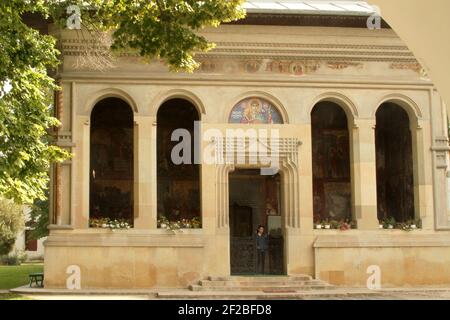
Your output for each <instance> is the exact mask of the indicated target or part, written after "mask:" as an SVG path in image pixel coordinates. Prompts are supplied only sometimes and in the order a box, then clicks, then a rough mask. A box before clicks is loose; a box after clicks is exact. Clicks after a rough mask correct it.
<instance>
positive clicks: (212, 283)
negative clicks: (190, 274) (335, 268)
mask: <svg viewBox="0 0 450 320" xmlns="http://www.w3.org/2000/svg"><path fill="white" fill-rule="evenodd" d="M321 284H323V282H322V281H320V280H307V281H304V280H272V281H268V280H265V281H264V280H260V281H240V280H228V281H221V280H200V281H199V285H201V286H203V287H224V286H232V287H236V286H242V287H248V286H289V285H292V286H311V285H321Z"/></svg>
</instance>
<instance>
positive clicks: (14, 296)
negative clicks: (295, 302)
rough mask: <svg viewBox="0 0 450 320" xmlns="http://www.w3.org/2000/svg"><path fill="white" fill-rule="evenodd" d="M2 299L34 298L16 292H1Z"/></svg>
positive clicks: (0, 297)
mask: <svg viewBox="0 0 450 320" xmlns="http://www.w3.org/2000/svg"><path fill="white" fill-rule="evenodd" d="M0 300H33V299H32V298H29V297H25V296H22V295H20V294H16V293H0Z"/></svg>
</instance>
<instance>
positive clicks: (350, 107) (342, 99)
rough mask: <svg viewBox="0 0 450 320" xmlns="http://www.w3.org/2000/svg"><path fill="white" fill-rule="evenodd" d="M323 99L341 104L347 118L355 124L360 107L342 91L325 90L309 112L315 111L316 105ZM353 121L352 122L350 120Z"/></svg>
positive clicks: (315, 100)
mask: <svg viewBox="0 0 450 320" xmlns="http://www.w3.org/2000/svg"><path fill="white" fill-rule="evenodd" d="M323 101H327V102H333V103H336V104H337V105H339V106H340V107H341V108H342V109H343V110H344V112H345V114H346V115H347V119H348V121H349V124H353V123H354V122H355V120H356V119H357V118H358V117H359V113H358V108H357V107H356V104H355V103H354V102H353V101H352V99H350V98H349V97H347V96H346V95H344V94H342V93H340V92H331V91H330V92H325V93H322V94H320V95H319V96H318V97H316V98H315V99H314V101H313V103H312V105H311V107H310V109H309V114H311V112H312V111H313V109H314V107H315V106H316V105H317V104H318V103H320V102H323ZM350 121H351V122H350Z"/></svg>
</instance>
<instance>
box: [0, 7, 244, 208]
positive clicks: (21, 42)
mask: <svg viewBox="0 0 450 320" xmlns="http://www.w3.org/2000/svg"><path fill="white" fill-rule="evenodd" d="M242 2H243V0H203V1H198V0H184V1H181V0H90V1H89V0H73V1H63V0H59V1H55V0H8V1H1V2H0V61H1V63H0V195H3V196H4V197H6V198H10V199H13V200H14V201H16V202H17V203H32V202H33V201H34V200H35V199H44V198H45V192H44V190H45V187H46V185H47V183H48V180H49V178H48V170H49V166H50V164H51V163H53V162H60V161H63V160H64V159H67V158H68V157H69V153H68V152H66V151H64V150H63V149H61V148H58V147H57V146H54V145H52V144H51V138H50V136H49V130H50V129H51V128H54V127H56V126H58V125H59V122H58V120H57V119H55V118H54V117H53V116H52V106H51V97H52V93H53V91H54V90H57V89H58V87H57V86H56V85H55V81H54V79H52V78H51V77H50V76H49V75H48V70H51V69H55V68H56V67H57V65H58V63H59V60H58V55H59V52H58V50H57V49H56V39H55V38H53V37H52V36H48V35H42V34H40V33H39V32H38V31H37V30H35V29H33V28H31V27H29V26H27V25H26V24H25V23H24V20H23V17H24V14H25V13H35V14H39V15H42V16H43V17H44V18H47V19H53V21H56V22H59V23H60V24H61V25H62V26H66V23H67V20H68V19H69V18H70V17H71V15H73V12H72V11H70V10H69V12H68V11H67V9H68V7H69V5H77V6H78V8H79V9H80V18H81V21H82V23H83V26H84V28H85V29H87V30H88V31H89V32H106V31H111V32H112V44H111V49H113V50H136V51H138V52H139V53H140V55H141V56H143V57H145V58H147V59H148V60H151V59H155V58H159V59H162V60H164V61H165V62H166V63H167V64H168V65H169V66H170V67H171V69H172V70H177V71H178V70H182V71H188V72H189V71H193V70H194V69H195V68H196V67H198V64H197V63H196V61H195V60H194V53H195V52H196V51H206V50H209V49H211V48H212V47H213V45H212V44H210V43H209V42H208V41H207V39H205V38H204V37H202V36H200V35H198V31H199V30H201V29H202V28H204V27H208V26H218V25H219V24H220V23H221V22H228V21H232V20H236V19H239V18H242V17H243V16H244V11H243V9H242V8H241V7H240V5H241V4H242Z"/></svg>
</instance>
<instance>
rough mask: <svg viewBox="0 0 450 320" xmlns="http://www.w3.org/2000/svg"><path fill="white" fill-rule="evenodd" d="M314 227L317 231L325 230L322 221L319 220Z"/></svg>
mask: <svg viewBox="0 0 450 320" xmlns="http://www.w3.org/2000/svg"><path fill="white" fill-rule="evenodd" d="M314 227H315V228H316V229H323V224H322V221H320V220H317V221H316V223H315V224H314Z"/></svg>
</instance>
